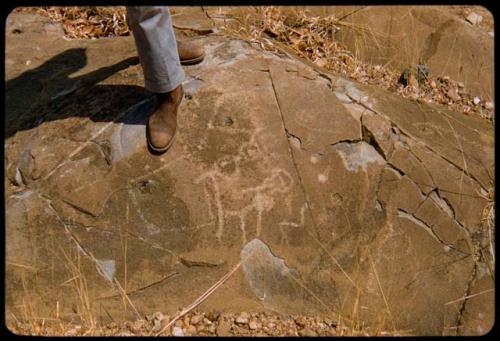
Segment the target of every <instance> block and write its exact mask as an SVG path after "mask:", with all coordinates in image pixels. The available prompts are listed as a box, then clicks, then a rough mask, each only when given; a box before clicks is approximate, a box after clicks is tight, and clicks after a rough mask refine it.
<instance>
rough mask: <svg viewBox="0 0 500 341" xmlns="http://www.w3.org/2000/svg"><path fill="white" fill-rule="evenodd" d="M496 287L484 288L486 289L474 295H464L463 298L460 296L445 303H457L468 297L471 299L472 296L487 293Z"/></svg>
mask: <svg viewBox="0 0 500 341" xmlns="http://www.w3.org/2000/svg"><path fill="white" fill-rule="evenodd" d="M494 290H495V289H488V290H484V291H481V292H478V293H477V294H474V295H468V296H464V297H462V298H459V299H457V300H454V301H450V302H448V303H445V304H444V305H449V304H453V303H457V302H460V301H463V300H466V299H469V298H471V297H475V296H479V295H482V294H486V293H488V292H491V291H494Z"/></svg>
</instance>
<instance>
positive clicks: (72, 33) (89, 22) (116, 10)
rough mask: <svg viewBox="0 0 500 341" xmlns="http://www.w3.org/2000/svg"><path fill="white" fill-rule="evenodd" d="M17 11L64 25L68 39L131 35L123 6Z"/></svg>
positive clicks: (40, 8)
mask: <svg viewBox="0 0 500 341" xmlns="http://www.w3.org/2000/svg"><path fill="white" fill-rule="evenodd" d="M15 11H16V12H35V13H38V14H41V15H44V16H47V17H49V18H51V19H52V20H53V21H55V22H60V23H62V25H63V28H64V33H65V34H66V36H67V37H68V38H73V39H95V38H103V37H113V36H128V35H130V30H129V27H128V25H127V20H126V11H125V7H123V6H108V7H88V6H87V7H78V6H72V7H56V6H44V7H21V8H16V10H15Z"/></svg>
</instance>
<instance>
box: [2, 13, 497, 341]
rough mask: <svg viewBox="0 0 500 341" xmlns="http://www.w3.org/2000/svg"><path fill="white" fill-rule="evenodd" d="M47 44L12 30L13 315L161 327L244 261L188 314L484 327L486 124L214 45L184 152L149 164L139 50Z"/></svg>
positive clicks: (43, 35) (195, 84)
mask: <svg viewBox="0 0 500 341" xmlns="http://www.w3.org/2000/svg"><path fill="white" fill-rule="evenodd" d="M12 22H15V23H17V25H19V23H23V26H22V27H23V30H22V33H13V32H12V31H13V30H11V29H10V28H11V26H9V25H10V23H12ZM44 27H45V26H44V22H43V20H37V16H31V15H26V14H11V15H10V16H9V19H8V21H7V34H6V136H5V145H4V146H5V160H4V165H5V174H6V176H5V189H6V190H5V203H6V279H7V280H6V308H7V311H6V312H7V314H8V313H9V312H13V313H14V314H20V311H22V304H23V303H22V302H29V303H30V306H31V307H32V308H33V309H34V310H35V311H36V312H37V313H39V314H40V315H37V316H46V315H47V314H52V313H53V312H54V311H55V310H56V303H57V309H58V313H59V314H61V315H62V316H65V318H67V319H72V318H76V317H78V316H79V317H82V316H83V317H85V316H87V315H86V314H90V313H92V314H97V315H98V316H100V317H101V318H104V319H109V316H112V317H113V319H119V317H120V316H122V315H123V310H124V305H123V304H124V302H126V301H125V300H122V298H121V297H120V292H122V290H124V291H125V292H127V293H128V297H129V299H130V300H131V301H132V302H133V305H134V309H138V312H139V313H140V314H149V313H151V312H153V311H164V312H165V313H166V314H173V313H174V312H175V311H176V310H177V309H178V308H180V307H185V306H187V305H189V304H190V303H192V302H193V301H194V300H195V299H196V298H197V297H199V296H200V295H201V294H202V293H203V292H204V291H205V290H207V289H208V288H209V287H210V286H212V285H213V284H214V283H215V282H217V281H218V280H219V279H220V278H221V277H222V276H223V275H224V274H225V273H227V272H228V271H229V270H230V269H232V268H233V267H234V265H235V264H237V263H238V262H240V261H243V266H242V270H243V271H237V272H236V273H235V274H234V275H233V276H232V277H231V278H230V279H229V280H228V281H227V282H226V283H225V284H224V285H223V286H222V287H221V288H219V289H218V290H217V291H215V292H214V293H213V294H212V295H211V296H210V297H209V298H208V299H207V300H206V301H205V302H203V303H202V305H201V306H200V308H202V309H207V310H211V309H218V310H220V311H247V312H254V311H261V310H263V309H267V310H273V311H277V312H280V313H284V314H296V315H299V314H304V315H325V316H326V315H332V314H333V315H334V316H335V317H337V316H339V315H341V316H342V317H343V318H344V319H346V320H347V321H349V320H351V321H363V322H364V323H366V324H368V325H370V324H371V325H377V323H380V321H382V320H384V321H390V324H391V329H392V328H393V329H394V330H413V331H414V333H415V334H418V335H432V334H434V335H440V334H443V333H445V334H448V333H454V332H455V331H457V330H458V332H459V333H460V332H464V333H468V334H482V333H483V332H487V331H488V330H489V329H490V328H491V327H492V325H493V321H494V315H493V297H494V296H493V295H494V292H491V291H489V292H486V293H483V294H481V295H477V296H475V297H474V298H465V297H467V296H469V295H471V294H472V293H478V292H483V291H485V290H488V289H490V288H492V287H493V285H494V281H493V274H492V273H491V272H490V269H489V268H488V267H487V264H488V262H489V259H488V258H487V257H488V255H487V254H484V253H483V252H482V251H481V250H483V248H484V249H487V248H486V245H488V242H489V241H488V231H487V230H485V228H484V227H483V226H482V224H481V215H482V210H483V208H484V207H485V205H486V200H485V199H484V197H483V196H482V195H481V193H483V192H486V191H487V190H488V189H489V188H490V187H491V186H492V183H493V180H494V179H493V178H492V177H493V174H494V158H493V147H494V139H493V130H492V127H491V125H490V124H489V123H488V122H486V121H483V120H481V119H478V118H474V117H468V116H464V115H462V114H458V113H455V112H451V111H448V110H445V109H442V108H440V107H438V106H433V105H428V104H421V103H417V102H414V101H410V100H404V99H401V98H399V97H398V96H396V95H393V94H390V93H388V92H386V91H383V90H380V89H377V88H375V87H373V86H366V85H361V84H357V83H354V82H349V81H346V80H344V79H342V78H338V77H335V76H333V75H326V74H319V73H317V72H316V71H314V70H313V69H310V68H309V67H308V66H306V65H305V64H303V63H301V62H300V61H299V60H297V59H295V58H291V57H278V56H276V55H274V54H271V53H269V52H263V51H260V50H258V49H256V48H254V47H252V46H251V44H249V43H247V42H243V41H240V40H235V39H230V38H228V37H224V36H221V35H217V34H209V35H203V36H198V37H195V38H194V39H196V40H197V41H198V42H199V43H200V44H203V46H204V47H205V51H206V59H205V60H204V62H203V63H201V64H199V65H195V66H191V67H189V68H186V69H185V70H186V74H187V75H188V76H187V79H186V82H185V89H186V94H187V96H186V99H185V101H184V103H183V105H182V106H181V108H180V114H179V131H178V136H177V139H176V142H175V143H174V145H173V147H172V148H171V150H170V151H169V152H168V153H167V154H165V155H163V156H161V157H158V156H152V155H150V154H149V153H148V152H147V149H146V144H145V135H144V132H145V126H144V124H145V120H146V118H147V115H148V113H149V112H150V111H151V110H152V107H153V105H154V103H153V101H152V99H151V97H150V95H149V94H147V93H146V92H145V91H144V90H143V89H142V84H143V80H142V73H141V69H140V66H139V65H138V64H137V58H135V47H134V42H133V40H132V38H131V37H127V38H113V39H103V40H98V41H66V40H64V39H62V37H61V35H60V32H59V31H58V30H55V29H53V28H52V27H51V28H50V30H48V29H45V28H44ZM26 56H29V58H30V60H32V63H30V64H29V65H27V63H26V61H25V59H26ZM82 288H84V289H85V291H84V294H85V297H88V302H91V304H85V301H82V300H81V298H82V296H81V294H82V291H81V290H83V289H82ZM78 293H80V294H78ZM462 298H464V299H462ZM450 302H452V303H450ZM453 302H454V303H453ZM125 304H126V303H125ZM20 305H21V307H20ZM134 309H132V307H131V306H129V305H127V309H126V314H128V315H127V316H129V317H130V316H134V315H135V313H134ZM247 321H249V320H248V317H247ZM233 322H234V321H230V320H228V321H226V322H223V323H221V322H220V321H219V324H218V327H217V328H216V329H215V327H213V332H216V333H217V334H218V335H228V334H229V333H230V328H231V325H232V323H233ZM236 322H238V321H236ZM292 322H293V321H292ZM246 323H248V322H246ZM246 323H245V324H244V325H246ZM252 325H253V326H256V324H252ZM457 325H460V326H463V327H460V328H456V326H457ZM256 329H259V328H256ZM192 332H193V331H192V330H191V331H190V333H192ZM303 333H305V334H312V333H309V331H305V332H303ZM314 333H316V332H314Z"/></svg>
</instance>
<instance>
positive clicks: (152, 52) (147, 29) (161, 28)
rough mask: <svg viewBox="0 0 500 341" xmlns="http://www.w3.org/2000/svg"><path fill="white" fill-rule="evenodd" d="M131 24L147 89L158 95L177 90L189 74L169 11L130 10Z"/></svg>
mask: <svg viewBox="0 0 500 341" xmlns="http://www.w3.org/2000/svg"><path fill="white" fill-rule="evenodd" d="M127 21H128V25H129V27H130V28H131V30H132V33H133V35H134V39H135V44H136V47H137V52H138V54H139V59H140V61H141V65H142V70H143V72H144V85H145V88H146V89H147V90H148V91H150V92H154V93H165V92H170V91H172V90H174V89H175V88H176V87H177V86H178V85H179V84H181V83H182V81H184V78H185V74H184V71H183V70H182V67H181V64H180V61H179V53H178V52H177V42H176V40H175V35H174V29H173V27H172V18H171V16H170V11H169V9H168V7H159V6H139V7H132V6H127Z"/></svg>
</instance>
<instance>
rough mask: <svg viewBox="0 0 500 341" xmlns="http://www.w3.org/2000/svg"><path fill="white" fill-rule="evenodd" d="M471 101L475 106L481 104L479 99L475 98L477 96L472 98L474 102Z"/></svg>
mask: <svg viewBox="0 0 500 341" xmlns="http://www.w3.org/2000/svg"><path fill="white" fill-rule="evenodd" d="M473 101H474V104H475V105H478V104H479V103H480V102H481V99H480V98H479V97H477V96H476V97H474V100H473Z"/></svg>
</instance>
